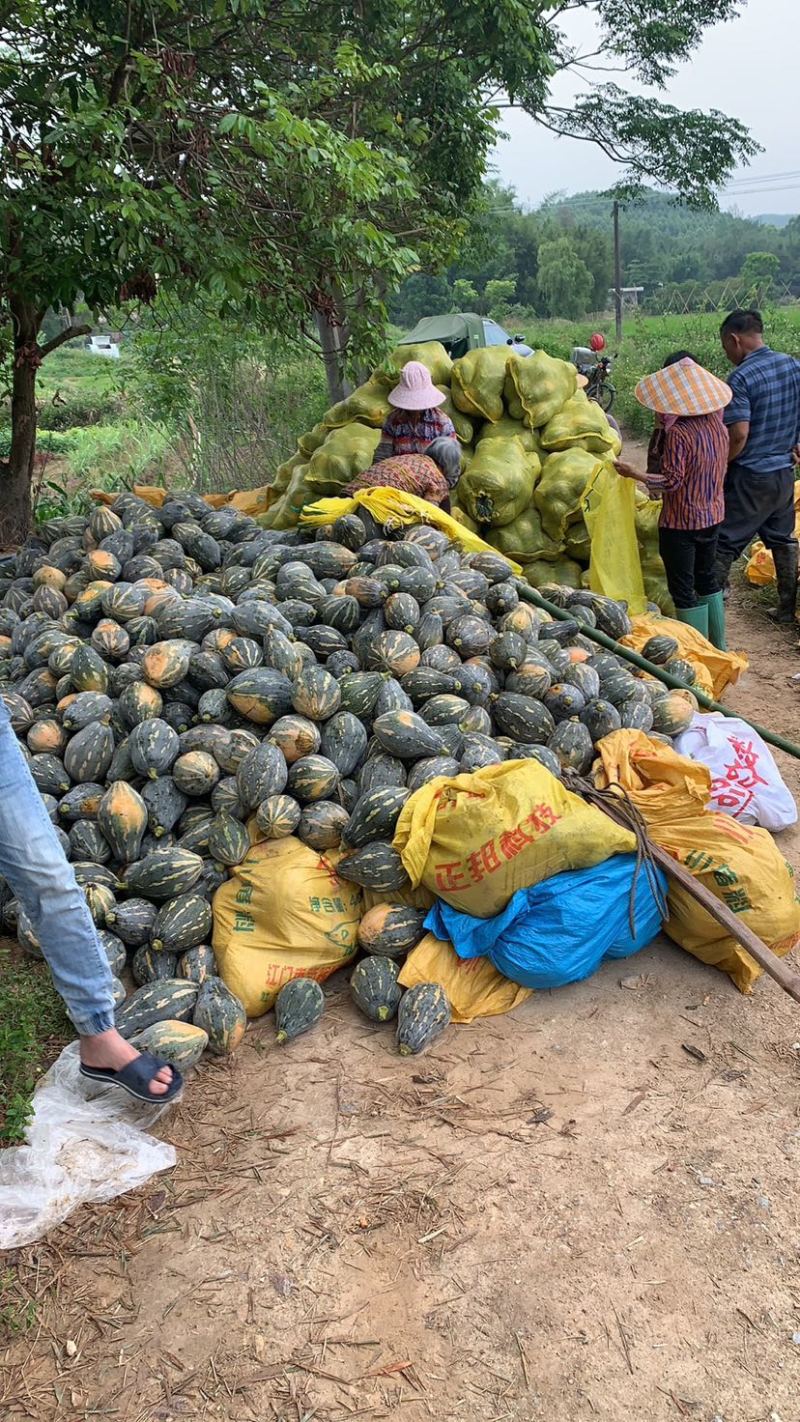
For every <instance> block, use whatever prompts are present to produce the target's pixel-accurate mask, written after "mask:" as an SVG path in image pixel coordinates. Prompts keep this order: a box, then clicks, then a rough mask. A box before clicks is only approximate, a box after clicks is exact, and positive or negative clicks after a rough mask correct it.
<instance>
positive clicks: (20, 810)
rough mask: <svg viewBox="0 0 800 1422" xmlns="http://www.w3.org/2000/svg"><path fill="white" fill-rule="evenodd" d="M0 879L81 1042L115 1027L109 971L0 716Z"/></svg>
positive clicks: (71, 875)
mask: <svg viewBox="0 0 800 1422" xmlns="http://www.w3.org/2000/svg"><path fill="white" fill-rule="evenodd" d="M0 874H2V876H3V878H4V879H5V880H6V882H7V883H8V885H9V886H10V888H11V889H12V891H13V893H14V894H15V895H16V897H17V898H18V899H19V901H20V903H21V904H22V907H23V908H24V910H25V912H26V914H27V915H28V918H29V919H30V921H31V927H32V929H33V932H34V933H35V935H36V937H37V939H38V940H39V943H40V945H41V949H42V953H43V954H44V957H45V959H46V961H47V965H48V967H49V969H50V972H51V973H52V976H53V982H54V983H55V986H56V989H57V991H58V992H59V993H60V995H61V997H63V999H64V1002H65V1004H66V1008H67V1012H68V1013H69V1015H70V1017H71V1018H72V1021H73V1022H74V1024H75V1027H76V1029H77V1031H78V1032H79V1033H80V1035H81V1036H82V1037H92V1036H94V1035H95V1034H96V1033H98V1032H107V1031H108V1029H109V1028H110V1027H113V1026H114V997H113V992H112V986H111V969H110V968H109V965H108V959H107V958H106V955H105V953H104V952H103V948H102V945H101V943H100V940H99V938H98V936H97V929H96V928H95V926H94V923H93V921H92V916H91V914H90V913H89V910H88V908H87V906H86V900H85V898H84V896H83V894H82V892H81V890H80V889H79V888H78V885H77V883H76V881H75V874H74V872H73V869H72V866H71V865H70V864H69V862H68V860H67V858H66V856H65V854H64V851H63V849H62V848H61V845H60V844H59V842H58V838H57V836H56V833H55V830H54V829H53V826H52V824H51V823H50V819H49V817H48V814H47V811H46V810H45V807H44V805H43V804H42V800H41V796H40V795H39V791H38V790H37V788H36V784H35V782H34V780H33V777H32V776H31V773H30V771H29V769H28V767H27V764H26V762H25V757H24V756H23V754H22V751H21V750H20V748H19V745H18V744H17V738H16V736H15V735H14V732H13V730H12V729H11V725H10V723H9V721H8V720H7V718H6V717H5V715H4V714H3V715H2V718H1V719H0Z"/></svg>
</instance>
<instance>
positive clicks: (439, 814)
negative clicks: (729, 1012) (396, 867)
mask: <svg viewBox="0 0 800 1422" xmlns="http://www.w3.org/2000/svg"><path fill="white" fill-rule="evenodd" d="M394 847H395V849H396V850H398V852H399V854H400V856H401V858H402V860H403V865H404V867H405V870H406V873H407V874H408V877H409V878H410V880H411V882H412V884H420V883H422V884H424V885H425V887H426V888H428V889H430V890H431V892H432V893H435V894H438V896H439V898H441V899H444V900H445V903H448V904H451V905H452V907H453V908H456V909H459V910H460V911H461V912H462V913H471V914H473V915H474V916H475V917H476V918H491V917H492V916H493V915H494V914H496V913H500V911H501V909H504V908H505V907H506V904H507V903H508V902H509V900H510V899H511V898H512V896H513V895H514V894H515V893H516V891H517V889H527V888H529V887H530V886H531V885H532V884H538V883H539V882H540V880H542V879H549V878H550V877H551V876H552V875H553V874H560V873H561V871H562V870H563V869H588V868H590V867H591V866H592V865H594V864H602V863H603V861H604V860H606V859H609V858H610V857H611V855H612V854H629V853H631V852H632V851H633V850H634V849H635V848H636V841H635V839H634V836H633V835H632V834H630V833H629V832H628V831H627V830H624V829H621V828H620V827H619V826H618V825H615V824H614V823H613V821H612V820H610V819H608V817H607V816H606V815H604V814H603V813H602V812H601V811H600V810H595V809H593V808H592V806H591V805H587V804H585V802H584V801H583V800H581V799H579V798H578V796H577V795H573V794H572V793H571V791H569V790H567V789H565V787H564V786H563V785H562V784H561V781H560V780H557V779H556V777H555V776H554V775H551V774H550V771H549V770H547V769H546V768H545V767H544V766H543V765H540V764H539V762H538V761H535V760H508V761H504V762H503V764H502V765H489V766H486V767H485V769H483V770H476V771H475V772H474V774H472V775H454V776H439V777H437V779H436V780H431V781H429V782H428V784H427V785H423V786H422V788H421V789H420V790H417V791H416V793H415V794H414V795H412V796H411V799H410V800H407V801H406V803H405V805H404V806H403V808H402V810H401V811H400V817H399V819H398V821H397V828H396V830H395V835H394Z"/></svg>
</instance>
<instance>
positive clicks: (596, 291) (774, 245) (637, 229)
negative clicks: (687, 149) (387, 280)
mask: <svg viewBox="0 0 800 1422" xmlns="http://www.w3.org/2000/svg"><path fill="white" fill-rule="evenodd" d="M620 227H621V235H622V267H623V282H624V284H625V285H626V286H641V287H643V289H644V296H643V302H644V305H645V307H646V308H647V309H648V310H651V311H657V312H665V311H684V310H686V311H704V310H708V311H712V310H717V309H721V308H723V307H724V308H726V309H730V308H732V307H733V306H736V305H750V304H753V303H755V304H756V305H757V304H759V302H761V303H763V302H766V301H767V300H775V299H776V297H780V298H783V297H787V296H790V295H791V296H794V297H795V298H798V297H800V218H795V219H792V220H791V221H787V222H786V223H785V225H784V226H783V227H778V226H773V225H770V224H768V223H762V222H760V221H757V220H756V219H754V218H743V217H739V216H736V215H735V214H732V213H723V212H718V211H714V210H708V209H698V208H696V207H691V206H688V205H686V204H682V203H679V202H676V201H675V200H673V199H671V198H669V197H668V196H667V195H666V194H662V193H657V192H654V191H652V190H647V191H645V192H644V193H642V194H640V195H639V197H637V198H636V200H634V201H631V202H629V203H626V204H625V205H624V206H623V208H622V213H621V218H620ZM553 243H558V244H559V246H558V251H559V252H560V253H561V255H562V259H563V261H564V262H565V264H566V267H567V268H569V269H572V267H573V264H574V263H575V262H580V263H581V264H582V266H583V267H584V268H586V269H587V270H588V272H589V273H590V276H591V288H590V290H589V293H588V296H587V294H586V292H587V288H586V283H585V280H583V279H581V281H580V282H579V284H578V286H577V287H576V288H575V289H573V290H571V291H570V290H569V289H568V283H567V282H566V280H565V281H564V282H562V281H560V279H559V278H557V277H556V278H554V279H551V278H548V281H547V283H546V284H545V283H543V282H542V280H541V275H540V267H541V260H542V253H543V252H544V251H545V249H546V248H547V247H550V245H551V244H553ZM509 275H511V276H513V277H515V279H516V302H517V304H518V305H519V307H521V308H524V309H525V310H527V311H530V312H535V313H536V314H538V315H541V316H548V315H555V316H565V317H573V318H574V317H580V316H582V315H584V314H585V313H586V312H590V311H604V310H606V309H607V308H608V306H609V290H610V287H611V285H612V281H613V262H612V229H611V198H610V196H609V195H608V194H607V193H605V194H603V193H578V194H577V195H576V196H575V197H573V198H567V197H563V196H561V195H558V194H556V195H554V196H552V197H550V198H549V199H548V200H547V201H546V202H544V203H543V204H542V205H541V207H539V208H537V209H536V211H534V212H526V211H524V210H523V209H522V208H521V207H520V206H519V204H518V203H517V201H516V198H515V195H514V193H513V192H512V191H511V190H509V189H504V188H502V187H500V186H499V185H498V184H497V183H492V184H490V185H489V186H487V188H486V190H485V196H484V203H483V215H482V216H480V217H479V218H478V219H477V220H476V222H475V223H474V224H473V228H472V231H471V234H470V239H469V241H468V242H467V243H465V245H464V247H463V249H462V251H461V253H460V254H459V257H458V259H457V260H456V261H455V262H453V263H451V264H450V266H449V267H448V269H447V272H446V275H445V279H444V280H443V279H442V277H440V276H436V277H433V276H426V275H423V274H422V273H420V274H419V275H417V276H415V277H413V278H412V279H411V280H410V281H408V282H406V283H405V284H404V285H403V286H402V287H401V288H400V290H399V292H398V293H397V294H396V296H395V297H394V298H393V299H392V307H391V309H392V316H393V318H394V320H395V321H396V322H397V323H398V324H399V325H401V326H410V325H413V324H414V322H415V321H416V320H418V319H419V317H420V316H423V315H426V314H435V313H436V312H439V311H449V310H465V309H467V308H472V309H475V310H477V311H480V312H486V311H487V310H488V304H487V299H486V291H487V287H488V284H489V283H490V282H492V281H494V280H495V279H497V278H500V279H502V278H505V277H507V276H509ZM553 280H555V285H553V284H552V283H553ZM545 286H546V287H547V289H545ZM462 290H464V291H466V290H470V291H471V292H472V294H473V295H472V299H471V300H470V301H469V302H466V301H464V300H462V299H461V292H462ZM562 292H563V295H562V294H561V293H562ZM557 293H559V294H557ZM578 295H579V296H580V302H579V301H578V299H577V296H578Z"/></svg>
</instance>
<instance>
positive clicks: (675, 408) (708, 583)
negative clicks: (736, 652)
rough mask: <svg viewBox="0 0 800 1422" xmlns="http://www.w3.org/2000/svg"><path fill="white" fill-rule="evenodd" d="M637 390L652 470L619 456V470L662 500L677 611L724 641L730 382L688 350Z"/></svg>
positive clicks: (661, 524) (663, 543)
mask: <svg viewBox="0 0 800 1422" xmlns="http://www.w3.org/2000/svg"><path fill="white" fill-rule="evenodd" d="M635 395H636V398H637V400H638V401H639V403H640V405H644V406H646V408H647V409H650V410H653V411H654V413H655V416H656V420H657V425H656V429H655V431H654V434H653V438H652V439H651V441H650V450H649V453H648V472H647V474H646V475H644V476H643V475H642V474H641V473H640V471H639V470H637V469H634V468H632V466H631V465H629V464H626V463H625V462H624V461H622V460H619V461H618V462H617V464H616V469H617V471H618V473H620V474H623V475H625V476H626V477H627V478H632V479H639V480H642V479H643V481H644V482H645V483H646V485H647V489H648V492H649V493H650V494H651V495H652V496H653V497H654V498H660V499H661V500H662V507H661V515H660V517H659V521H658V541H659V549H660V552H661V557H662V560H663V563H664V569H665V571H666V575H667V586H668V587H669V590H670V594H671V596H672V600H673V602H674V603H675V615H676V617H677V618H678V619H679V621H681V622H687V623H689V624H690V625H691V626H692V627H695V628H697V630H698V631H699V632H702V633H703V635H704V636H706V637H710V639H711V641H712V642H713V643H714V644H715V645H716V646H718V647H724V646H725V607H724V603H723V598H722V592H721V590H720V587H719V583H718V579H717V575H716V554H717V537H718V534H719V526H720V524H721V523H722V520H723V518H724V516H725V500H724V496H723V486H724V483H725V475H726V473H727V468H728V432H727V430H726V428H725V425H724V424H723V420H722V411H723V409H724V407H725V406H726V405H727V404H728V403H729V401H730V399H731V390H730V387H729V386H728V385H726V384H725V382H724V381H722V380H718V379H717V377H716V376H715V375H712V374H711V372H710V371H709V370H706V369H705V368H704V367H703V366H701V365H700V364H699V363H698V362H697V361H696V360H694V358H693V357H692V356H690V355H689V354H688V353H687V352H686V351H678V352H677V353H676V354H675V355H672V356H668V357H667V359H666V361H665V362H664V366H663V368H662V369H661V370H659V371H656V372H655V374H654V375H646V376H645V377H644V379H643V380H640V381H639V384H638V385H637V387H636V390H635Z"/></svg>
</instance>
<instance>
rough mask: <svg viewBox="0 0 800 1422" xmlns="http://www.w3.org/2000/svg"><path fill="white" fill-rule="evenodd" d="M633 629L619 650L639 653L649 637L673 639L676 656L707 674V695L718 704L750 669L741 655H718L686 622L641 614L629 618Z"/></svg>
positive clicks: (723, 653)
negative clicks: (712, 697) (708, 683)
mask: <svg viewBox="0 0 800 1422" xmlns="http://www.w3.org/2000/svg"><path fill="white" fill-rule="evenodd" d="M632 622H633V628H632V630H631V631H630V632H629V633H628V635H627V637H623V638H622V639H621V641H622V645H623V647H630V648H631V649H632V651H634V652H639V653H641V651H642V649H643V647H644V646H645V644H646V643H647V642H649V640H650V638H651V637H665V636H666V637H674V639H675V641H676V642H677V644H678V651H677V653H676V655H677V656H678V657H682V658H684V660H685V661H687V662H691V663H692V664H693V665H694V666H695V667H703V668H705V669H706V671H707V672H708V677H709V681H710V684H711V692H712V694H713V696H714V699H715V700H716V701H718V700H719V698H720V697H721V695H722V693H723V691H724V690H725V688H726V686H733V685H734V683H735V682H737V681H738V680H739V677H740V676H741V674H742V672H744V671H747V668H748V666H749V665H750V664H749V662H748V660H747V658H746V657H744V656H742V654H741V652H721V651H720V650H719V648H718V647H715V646H713V645H712V643H711V642H709V640H708V638H707V637H704V636H703V634H702V632H698V631H697V629H696V628H694V627H690V626H689V624H688V622H678V621H676V619H675V618H673V617H655V616H653V615H652V614H651V613H649V612H643V613H641V614H640V615H639V616H637V617H634V618H632ZM699 686H700V689H701V691H702V690H704V689H705V687H704V679H703V678H702V677H701V678H700V679H699Z"/></svg>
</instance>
